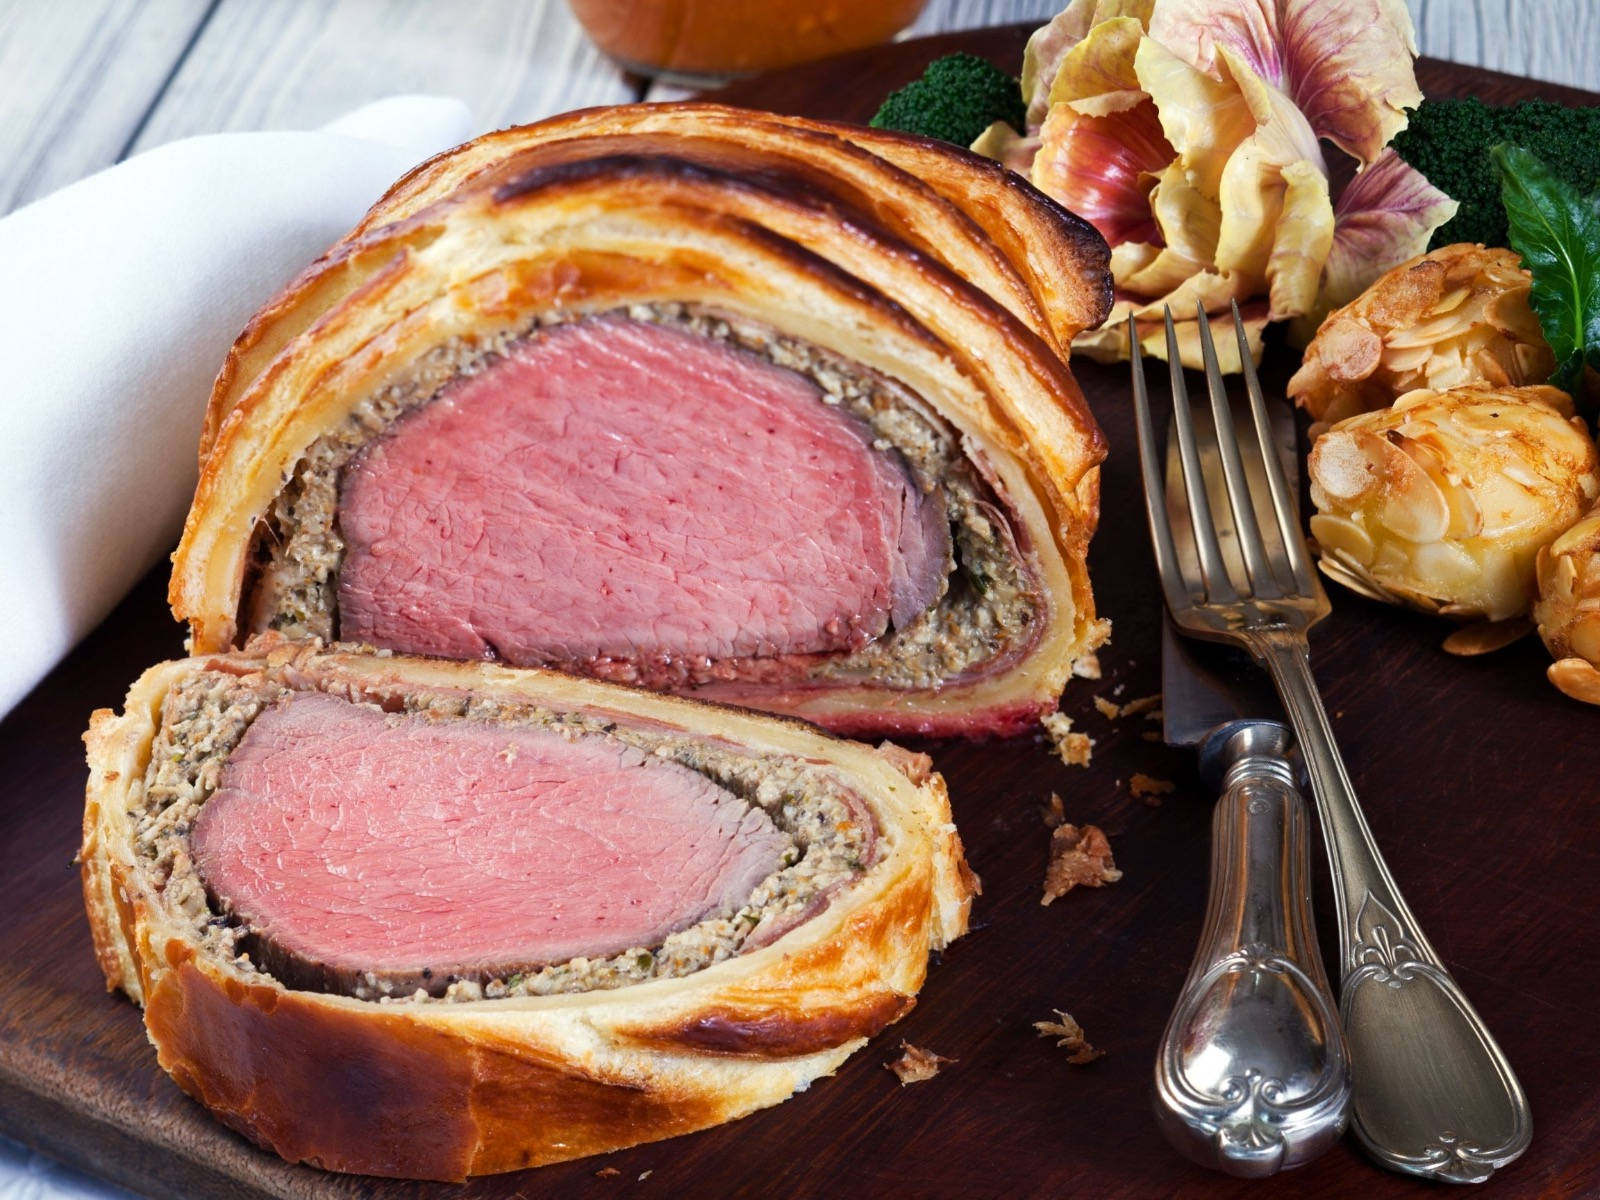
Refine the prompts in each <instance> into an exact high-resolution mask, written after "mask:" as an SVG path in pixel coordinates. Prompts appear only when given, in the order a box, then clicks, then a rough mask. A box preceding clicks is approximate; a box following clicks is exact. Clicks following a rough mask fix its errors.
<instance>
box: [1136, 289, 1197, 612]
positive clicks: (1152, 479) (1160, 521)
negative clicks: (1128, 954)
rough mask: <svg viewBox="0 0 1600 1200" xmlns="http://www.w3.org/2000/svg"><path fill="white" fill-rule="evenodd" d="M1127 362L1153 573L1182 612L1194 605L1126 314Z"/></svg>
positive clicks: (1171, 605) (1171, 603)
mask: <svg viewBox="0 0 1600 1200" xmlns="http://www.w3.org/2000/svg"><path fill="white" fill-rule="evenodd" d="M1128 359H1129V361H1130V362H1131V363H1132V365H1133V423H1134V429H1135V431H1136V432H1137V433H1138V437H1139V468H1140V470H1141V471H1143V473H1144V509H1145V514H1146V515H1147V516H1148V517H1149V518H1150V542H1151V545H1152V546H1153V547H1154V548H1155V553H1156V573H1157V574H1158V575H1160V576H1161V590H1162V591H1163V592H1164V593H1165V594H1166V598H1167V607H1168V608H1169V609H1171V610H1172V611H1173V612H1181V611H1182V610H1183V609H1185V608H1188V607H1189V606H1190V605H1192V604H1193V603H1194V597H1193V596H1191V595H1190V594H1189V585H1188V582H1187V581H1186V580H1185V579H1184V577H1183V568H1182V565H1181V561H1180V560H1179V558H1178V548H1177V545H1176V544H1175V543H1174V542H1173V540H1172V523H1171V522H1170V521H1169V520H1168V519H1167V506H1166V503H1165V501H1164V496H1165V489H1164V488H1163V487H1162V484H1161V469H1160V466H1159V465H1158V461H1157V460H1158V457H1159V456H1158V455H1157V454H1156V437H1155V428H1154V424H1153V423H1152V421H1151V420H1150V396H1149V394H1148V393H1147V392H1146V391H1145V384H1144V362H1143V360H1142V359H1141V358H1140V357H1139V330H1138V327H1137V326H1136V325H1135V323H1134V320H1133V314H1132V313H1129V314H1128Z"/></svg>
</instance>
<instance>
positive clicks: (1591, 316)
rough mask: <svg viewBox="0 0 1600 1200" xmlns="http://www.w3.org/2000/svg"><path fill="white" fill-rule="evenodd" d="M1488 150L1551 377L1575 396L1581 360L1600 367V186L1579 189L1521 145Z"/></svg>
mask: <svg viewBox="0 0 1600 1200" xmlns="http://www.w3.org/2000/svg"><path fill="white" fill-rule="evenodd" d="M1489 153H1490V154H1491V155H1493V156H1494V160H1495V163H1496V165H1498V166H1499V168H1500V196H1501V200H1502V202H1503V203H1504V204H1505V209H1506V219H1507V221H1508V224H1509V227H1510V231H1511V236H1510V238H1509V239H1508V240H1509V241H1510V242H1511V248H1512V249H1513V250H1515V251H1516V252H1517V253H1518V254H1520V255H1521V256H1522V265H1523V266H1525V267H1527V268H1528V270H1530V271H1531V272H1532V273H1533V291H1532V300H1533V310H1534V312H1536V313H1537V314H1538V316H1539V324H1540V325H1541V326H1542V327H1543V328H1544V336H1545V340H1546V341H1547V342H1549V343H1550V349H1551V350H1553V351H1555V356H1556V373H1555V375H1554V376H1552V377H1551V380H1550V382H1551V383H1553V384H1555V385H1556V386H1557V387H1559V388H1561V389H1562V390H1563V391H1565V392H1567V393H1568V394H1569V395H1571V396H1573V397H1577V396H1578V395H1579V394H1580V392H1581V391H1582V383H1583V367H1584V363H1585V362H1587V363H1588V364H1589V365H1590V366H1591V367H1594V368H1595V369H1596V370H1600V192H1597V193H1595V194H1594V195H1592V196H1584V195H1580V194H1579V193H1578V191H1577V189H1576V188H1574V187H1572V186H1571V185H1570V184H1568V183H1565V182H1563V181H1562V180H1560V179H1558V178H1556V176H1555V175H1553V174H1551V172H1550V170H1549V169H1548V168H1547V167H1546V166H1545V165H1544V163H1542V162H1540V161H1539V159H1537V158H1536V157H1534V156H1533V155H1532V154H1530V153H1529V152H1528V151H1526V150H1524V149H1522V148H1521V147H1520V146H1496V147H1495V148H1494V149H1493V150H1491V151H1490V152H1489Z"/></svg>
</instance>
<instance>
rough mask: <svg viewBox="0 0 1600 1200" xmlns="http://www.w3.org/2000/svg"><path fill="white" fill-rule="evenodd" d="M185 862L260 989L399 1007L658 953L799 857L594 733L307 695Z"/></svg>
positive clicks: (673, 770) (761, 821)
mask: <svg viewBox="0 0 1600 1200" xmlns="http://www.w3.org/2000/svg"><path fill="white" fill-rule="evenodd" d="M193 844H194V857H195V863H196V866H197V867H198V869H199V871H200V874H201V876H202V877H203V878H204V879H205V881H206V884H207V887H208V890H209V891H210V892H211V893H212V894H213V896H215V897H216V899H217V901H218V903H219V904H220V905H221V906H222V907H223V908H225V909H226V910H227V911H229V912H230V913H231V914H232V915H233V916H235V917H236V918H238V919H240V920H243V921H244V922H246V923H247V924H248V926H249V927H250V930H251V939H250V946H251V952H252V957H254V958H255V959H256V961H257V962H258V963H259V964H260V965H261V966H262V967H263V968H265V969H267V970H268V971H269V972H270V973H271V974H272V975H274V976H275V977H277V978H278V979H280V980H282V981H283V982H285V983H289V984H291V986H300V987H310V988H315V989H318V990H339V991H349V990H353V988H354V987H355V986H356V981H364V982H365V983H366V984H368V985H369V986H370V985H371V984H372V983H373V982H374V980H375V979H377V978H382V979H384V980H386V981H388V982H390V983H391V985H392V986H393V989H394V990H395V991H399V992H402V993H403V992H406V991H410V990H413V989H415V988H418V987H421V988H424V989H426V990H430V991H436V990H442V989H443V987H444V986H445V984H446V981H454V980H455V979H458V978H481V979H487V978H504V977H506V976H510V975H514V974H516V973H518V972H520V971H525V970H532V969H536V968H537V967H539V966H543V965H547V964H550V963H557V962H564V961H566V960H568V959H572V958H577V957H580V956H581V957H596V958H598V957H604V956H607V955H611V954H616V953H618V952H620V951H622V950H626V949H629V948H633V947H649V946H656V945H659V944H660V943H661V942H662V941H663V940H664V939H665V938H666V937H667V936H668V935H669V934H671V933H673V932H676V931H678V930H680V929H684V928H687V927H689V926H691V925H694V924H696V923H698V922H699V921H702V920H704V919H706V918H708V917H711V916H728V915H730V914H731V913H733V912H734V911H736V910H737V909H738V908H739V907H740V906H741V905H742V904H743V903H744V902H745V900H746V899H747V898H748V897H749V896H750V893H751V892H752V890H753V889H754V888H755V886H756V884H758V883H759V882H760V881H761V880H763V879H764V878H766V877H767V876H768V875H769V874H771V873H772V872H773V871H775V870H776V869H777V868H778V866H779V863H780V859H781V858H782V856H783V855H784V854H785V853H786V852H788V851H791V850H792V849H793V848H794V843H793V842H792V841H791V840H790V839H789V838H788V837H786V836H785V835H784V834H783V833H782V832H781V831H780V830H778V829H776V828H775V827H774V826H773V823H772V821H771V819H770V818H769V817H768V816H767V814H766V813H764V812H762V811H761V810H760V809H759V808H753V807H750V806H748V805H746V804H745V803H744V802H743V801H741V800H740V799H739V798H738V797H736V796H734V795H733V794H732V793H730V792H728V791H726V790H725V789H723V788H721V787H718V786H717V785H716V784H714V783H713V782H711V781H710V780H709V779H707V778H706V777H705V776H704V775H702V774H699V773H697V772H695V771H692V770H689V769H688V768H687V767H684V766H681V765H679V764H678V763H675V762H671V761H668V760H665V759H661V758H657V757H654V756H649V755H646V754H645V753H643V752H642V751H640V750H639V749H637V748H635V747H632V746H628V745H625V744H624V743H622V742H618V741H616V740H615V739H612V738H608V737H605V736H603V735H598V736H597V735H590V736H581V737H575V738H569V737H563V736H561V734H559V733H557V732H555V731H553V730H549V729H537V728H517V727H503V726H493V725H487V724H480V723H478V722H471V721H435V720H429V719H428V718H426V717H423V716H420V715H394V716H391V715H386V714H384V713H382V712H380V711H378V710H376V709H372V708H367V707H364V706H360V705H353V704H348V703H344V702H342V701H339V700H335V699H333V698H331V697H328V696H324V695H319V694H310V695H300V696H296V697H293V698H291V699H290V700H288V701H287V702H286V703H283V704H279V705H277V706H274V707H272V708H269V709H267V710H266V711H265V712H264V713H262V715H261V716H260V717H258V718H257V719H256V721H255V722H254V723H253V724H252V725H251V727H250V729H249V731H248V732H247V733H246V734H245V736H244V738H243V739H242V740H241V742H240V743H239V745H238V747H237V748H236V749H235V750H234V752H233V754H232V755H231V756H230V757H229V759H228V762H227V765H226V767H225V768H224V770H223V772H222V779H221V786H220V787H219V788H218V789H217V791H216V793H215V794H214V795H213V796H212V797H211V799H210V800H209V801H208V802H207V804H206V805H205V807H204V808H203V809H202V810H201V813H200V817H199V819H198V820H197V821H196V822H195V826H194V834H193Z"/></svg>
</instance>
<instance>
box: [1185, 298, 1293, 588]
mask: <svg viewBox="0 0 1600 1200" xmlns="http://www.w3.org/2000/svg"><path fill="white" fill-rule="evenodd" d="M1195 314H1196V319H1197V320H1198V322H1199V325H1200V354H1201V357H1202V359H1203V360H1204V362H1205V367H1206V390H1207V391H1208V392H1209V393H1210V395H1211V418H1212V420H1213V422H1215V424H1216V429H1217V455H1218V457H1219V458H1220V459H1221V460H1222V480H1223V483H1224V484H1225V485H1226V486H1227V490H1228V507H1229V508H1231V509H1232V510H1233V529H1234V536H1235V537H1236V538H1237V539H1238V543H1239V550H1240V553H1241V554H1242V555H1243V556H1244V567H1245V571H1246V572H1248V574H1249V576H1250V583H1251V585H1252V587H1253V588H1254V589H1255V594H1256V595H1257V596H1261V597H1263V598H1266V599H1274V598H1276V597H1278V596H1281V595H1282V594H1283V589H1282V587H1281V586H1280V585H1279V583H1278V580H1277V577H1276V576H1275V575H1274V574H1273V573H1272V564H1271V563H1270V562H1269V561H1268V559H1267V548H1266V545H1265V544H1264V543H1263V542H1262V540H1261V526H1260V525H1258V524H1257V523H1256V510H1255V505H1254V504H1252V503H1251V501H1250V481H1249V479H1248V478H1247V477H1246V475H1245V473H1244V460H1243V459H1242V458H1241V457H1240V455H1239V435H1238V433H1237V432H1236V431H1235V430H1234V427H1233V409H1232V407H1231V406H1230V405H1229V403H1228V392H1227V389H1226V388H1225V387H1224V386H1223V383H1222V371H1221V370H1220V369H1219V368H1218V366H1217V347H1216V345H1215V344H1214V343H1213V342H1212V340H1211V322H1210V321H1208V320H1207V319H1206V309H1205V305H1204V304H1201V303H1200V302H1198V301H1196V302H1195Z"/></svg>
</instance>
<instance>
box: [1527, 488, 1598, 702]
mask: <svg viewBox="0 0 1600 1200" xmlns="http://www.w3.org/2000/svg"><path fill="white" fill-rule="evenodd" d="M1538 575H1539V600H1538V603H1536V604H1535V605H1534V606H1533V619H1534V620H1535V621H1537V622H1538V623H1539V636H1540V637H1541V638H1543V639H1544V644H1545V645H1546V646H1548V647H1549V648H1550V653H1551V654H1552V655H1554V656H1555V659H1556V661H1555V662H1554V663H1552V664H1551V665H1550V682H1551V683H1553V684H1555V685H1556V687H1558V688H1560V689H1561V690H1562V691H1563V692H1565V693H1566V694H1567V695H1569V696H1571V697H1572V698H1573V699H1574V700H1585V701H1587V702H1588V703H1590V704H1600V508H1594V509H1592V510H1590V512H1589V515H1588V516H1586V517H1584V518H1583V519H1582V520H1581V521H1579V522H1578V523H1577V524H1576V525H1574V526H1573V527H1572V528H1571V529H1569V530H1567V531H1566V532H1565V533H1563V534H1562V535H1561V536H1560V537H1558V538H1557V539H1556V540H1555V541H1553V542H1551V543H1550V544H1549V545H1548V546H1544V547H1542V548H1541V549H1540V551H1539V558H1538Z"/></svg>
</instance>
